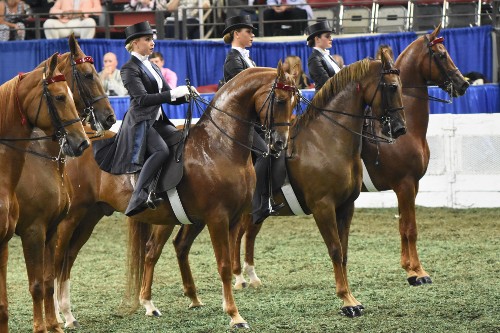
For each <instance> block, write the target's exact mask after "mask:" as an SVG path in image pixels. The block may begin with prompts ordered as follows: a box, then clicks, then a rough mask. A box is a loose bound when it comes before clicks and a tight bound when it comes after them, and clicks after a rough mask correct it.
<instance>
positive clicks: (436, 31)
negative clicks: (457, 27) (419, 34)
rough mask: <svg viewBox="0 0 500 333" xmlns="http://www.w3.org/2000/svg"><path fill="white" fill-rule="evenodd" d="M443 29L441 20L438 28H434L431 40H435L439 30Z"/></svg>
mask: <svg viewBox="0 0 500 333" xmlns="http://www.w3.org/2000/svg"><path fill="white" fill-rule="evenodd" d="M440 31H441V22H439V24H438V26H437V27H436V29H434V31H433V32H432V33H431V38H430V40H431V41H433V40H434V38H436V36H437V35H438V34H439V32H440Z"/></svg>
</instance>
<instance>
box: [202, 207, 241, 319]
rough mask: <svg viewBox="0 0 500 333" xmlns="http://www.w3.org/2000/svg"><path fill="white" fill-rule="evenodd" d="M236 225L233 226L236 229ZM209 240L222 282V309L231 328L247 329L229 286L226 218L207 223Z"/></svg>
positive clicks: (229, 273) (229, 270)
mask: <svg viewBox="0 0 500 333" xmlns="http://www.w3.org/2000/svg"><path fill="white" fill-rule="evenodd" d="M236 225H237V223H236V224H235V226H233V227H236ZM207 226H208V231H209V232H210V239H211V240H212V246H213V248H214V253H215V259H216V260H217V268H218V270H219V275H220V277H221V280H222V297H223V303H222V308H223V309H224V311H225V312H226V313H227V314H228V315H229V316H230V317H231V323H230V326H231V328H249V326H248V324H247V322H246V321H245V319H243V317H241V316H240V314H239V312H238V308H237V306H236V303H235V301H234V296H233V288H232V286H231V279H232V272H231V268H232V266H231V252H230V250H231V249H230V239H229V232H230V231H229V221H228V219H227V216H226V217H222V218H212V219H210V220H208V221H207Z"/></svg>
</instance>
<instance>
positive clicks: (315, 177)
mask: <svg viewBox="0 0 500 333" xmlns="http://www.w3.org/2000/svg"><path fill="white" fill-rule="evenodd" d="M398 73H399V71H398V70H397V69H395V68H392V59H391V58H390V57H389V56H387V55H386V54H385V53H384V54H383V57H382V61H376V60H369V59H365V60H362V61H358V62H356V63H354V64H351V65H350V66H348V67H346V68H344V69H342V70H341V71H340V72H339V73H338V74H336V75H335V76H334V77H333V78H330V80H329V81H327V83H326V84H325V86H324V87H322V89H321V90H320V92H318V93H317V94H316V96H315V97H314V99H313V100H312V105H310V106H309V107H308V109H307V111H306V113H305V114H304V115H303V116H301V117H298V118H297V120H296V121H295V123H294V124H293V126H292V128H291V130H290V131H291V133H292V134H291V139H290V144H289V145H288V158H287V175H288V178H289V182H290V184H291V186H292V188H293V190H294V191H295V194H296V200H297V202H298V203H299V206H300V207H302V208H301V209H303V210H304V211H306V212H308V213H312V214H313V216H314V219H315V221H316V224H317V226H318V228H319V231H320V233H321V235H322V236H323V240H324V242H325V245H326V246H327V249H328V254H329V255H330V257H331V260H332V263H333V267H334V272H335V281H336V288H337V295H338V297H339V298H341V299H342V301H343V306H342V309H341V312H342V313H343V314H344V315H346V316H348V317H355V316H359V315H361V313H362V310H363V309H364V307H363V305H361V303H360V302H358V301H357V300H356V298H354V296H353V295H352V293H351V291H350V289H349V286H348V283H347V244H348V236H349V226H350V222H351V219H352V215H353V212H354V200H355V199H356V198H357V197H358V195H359V193H360V191H361V185H362V181H361V178H362V168H361V155H360V154H361V138H362V137H364V135H362V129H363V124H364V120H363V119H364V116H363V113H364V111H365V105H371V108H372V110H373V114H374V115H375V117H374V118H376V119H379V120H381V123H382V127H383V129H382V133H383V134H385V135H386V136H389V137H391V138H392V139H391V140H389V141H388V142H392V140H393V139H394V138H397V137H399V136H401V135H402V134H404V133H405V132H406V129H405V125H404V114H402V113H400V112H397V111H401V110H402V109H403V107H402V105H403V103H402V97H401V96H402V89H401V82H400V79H399V75H398ZM329 110H333V111H331V112H328V111H329ZM340 110H342V111H340ZM369 137H370V139H372V140H377V141H380V140H382V141H384V138H383V137H381V136H371V135H370V136H369ZM398 140H399V139H398ZM273 197H274V201H275V202H283V203H285V202H286V201H285V200H284V196H283V193H281V192H280V191H276V192H274V194H273ZM295 210H296V208H295V207H292V205H290V204H288V203H287V204H286V206H285V208H283V209H281V210H280V211H278V213H277V215H280V216H281V215H293V211H295ZM248 224H250V225H253V224H252V221H251V216H250V215H249V214H245V215H243V217H242V221H241V223H240V226H239V229H238V228H237V229H235V231H234V233H233V234H232V242H231V244H234V245H235V246H234V248H233V270H234V268H235V266H236V265H237V264H239V260H238V258H237V257H236V254H237V253H239V244H238V243H237V242H238V239H241V234H242V233H243V232H244V231H245V228H246V226H247V225H248ZM201 230H202V226H201V225H183V226H181V229H180V230H179V232H178V234H177V236H176V237H175V239H174V247H175V250H176V253H177V258H178V262H179V265H180V267H181V272H184V273H183V274H182V277H183V282H184V288H185V289H189V290H190V292H189V294H190V295H193V296H192V297H193V300H197V297H196V290H195V287H194V282H193V280H192V277H191V273H190V269H189V261H188V254H189V250H190V248H191V245H192V243H193V241H194V239H195V238H196V236H197V235H198V234H199V233H200V232H201ZM170 232H171V230H169V229H168V228H167V227H164V226H156V227H155V229H153V232H152V234H151V236H150V238H149V241H148V245H149V247H150V248H151V254H150V258H149V260H148V261H147V262H146V265H150V266H154V263H156V261H157V260H158V258H159V256H160V254H161V249H162V248H163V245H164V244H165V241H166V238H167V237H165V234H168V233H170ZM153 268H154V267H151V268H148V267H146V269H145V270H146V271H148V270H149V271H151V273H150V278H149V280H151V279H152V271H153ZM238 282H239V281H238V280H237V283H238ZM145 288H150V286H145Z"/></svg>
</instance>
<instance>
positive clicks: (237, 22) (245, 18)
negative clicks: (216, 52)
mask: <svg viewBox="0 0 500 333" xmlns="http://www.w3.org/2000/svg"><path fill="white" fill-rule="evenodd" d="M239 28H250V29H253V31H256V30H257V29H255V28H254V26H253V25H252V19H251V18H250V15H242V16H233V17H230V18H228V19H226V28H225V29H224V31H223V32H222V35H223V36H224V35H225V34H227V33H228V32H231V31H233V30H236V29H239Z"/></svg>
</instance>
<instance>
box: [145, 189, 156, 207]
mask: <svg viewBox="0 0 500 333" xmlns="http://www.w3.org/2000/svg"><path fill="white" fill-rule="evenodd" d="M155 201H157V198H156V195H155V193H154V192H149V194H148V198H147V199H146V206H148V208H149V209H152V210H155V209H156V203H155Z"/></svg>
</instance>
